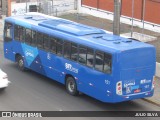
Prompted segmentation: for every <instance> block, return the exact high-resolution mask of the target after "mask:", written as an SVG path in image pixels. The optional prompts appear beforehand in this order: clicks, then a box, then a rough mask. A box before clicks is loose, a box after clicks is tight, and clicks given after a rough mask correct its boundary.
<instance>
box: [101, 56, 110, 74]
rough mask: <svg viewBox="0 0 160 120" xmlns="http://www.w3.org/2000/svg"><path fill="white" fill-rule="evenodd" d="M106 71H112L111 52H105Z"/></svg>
mask: <svg viewBox="0 0 160 120" xmlns="http://www.w3.org/2000/svg"><path fill="white" fill-rule="evenodd" d="M103 71H104V72H105V73H111V71H112V56H111V55H110V54H107V53H105V54H104V70H103Z"/></svg>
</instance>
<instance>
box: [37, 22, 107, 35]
mask: <svg viewBox="0 0 160 120" xmlns="http://www.w3.org/2000/svg"><path fill="white" fill-rule="evenodd" d="M39 26H43V27H47V28H50V29H53V30H57V31H61V32H65V33H69V34H73V35H76V36H84V35H89V34H102V33H105V32H104V31H103V30H101V29H97V28H94V27H90V26H86V25H82V24H79V23H75V22H72V21H69V20H64V19H56V20H48V21H43V22H41V23H39Z"/></svg>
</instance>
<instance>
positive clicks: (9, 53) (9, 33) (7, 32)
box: [4, 22, 14, 60]
mask: <svg viewBox="0 0 160 120" xmlns="http://www.w3.org/2000/svg"><path fill="white" fill-rule="evenodd" d="M12 40H13V24H11V23H8V22H6V23H5V26H4V55H5V57H6V58H7V59H10V60H14V54H13V48H12V46H13V45H12V44H13V42H12Z"/></svg>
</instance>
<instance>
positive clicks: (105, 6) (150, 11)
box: [81, 0, 160, 25]
mask: <svg viewBox="0 0 160 120" xmlns="http://www.w3.org/2000/svg"><path fill="white" fill-rule="evenodd" d="M132 3H134V4H132ZM81 6H83V7H86V8H89V9H90V10H97V11H101V12H108V13H111V14H113V11H114V0H81ZM132 10H134V11H132ZM159 11H160V0H121V16H124V17H128V18H131V17H132V16H133V17H134V19H137V20H140V21H142V20H144V21H146V22H149V23H154V24H157V25H159V24H160V14H159Z"/></svg>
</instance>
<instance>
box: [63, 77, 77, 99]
mask: <svg viewBox="0 0 160 120" xmlns="http://www.w3.org/2000/svg"><path fill="white" fill-rule="evenodd" d="M66 90H67V92H68V93H69V94H70V95H73V96H77V95H78V94H79V92H78V91H77V84H76V81H75V79H74V78H73V77H67V79H66Z"/></svg>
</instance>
